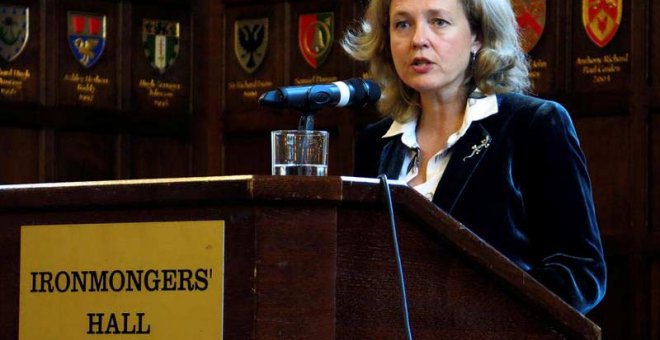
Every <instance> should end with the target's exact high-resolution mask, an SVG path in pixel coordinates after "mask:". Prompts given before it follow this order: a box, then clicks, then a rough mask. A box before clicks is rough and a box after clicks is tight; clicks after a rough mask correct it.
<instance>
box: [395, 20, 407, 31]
mask: <svg viewBox="0 0 660 340" xmlns="http://www.w3.org/2000/svg"><path fill="white" fill-rule="evenodd" d="M409 26H410V24H409V23H408V22H407V21H404V20H400V21H396V22H394V28H396V29H403V28H407V27H409Z"/></svg>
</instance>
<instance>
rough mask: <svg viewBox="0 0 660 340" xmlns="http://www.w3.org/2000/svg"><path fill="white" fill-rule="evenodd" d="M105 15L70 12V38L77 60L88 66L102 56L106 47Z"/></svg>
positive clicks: (70, 44)
mask: <svg viewBox="0 0 660 340" xmlns="http://www.w3.org/2000/svg"><path fill="white" fill-rule="evenodd" d="M105 25H106V22H105V15H100V14H90V13H78V12H69V13H68V16H67V26H68V32H69V34H68V40H69V47H71V52H73V55H74V56H75V57H76V60H78V62H80V64H81V65H82V66H84V67H86V68H90V67H92V66H93V65H94V64H96V62H97V61H99V59H100V58H101V54H103V49H104V48H105V42H106V38H105V34H106V33H105V27H106V26H105Z"/></svg>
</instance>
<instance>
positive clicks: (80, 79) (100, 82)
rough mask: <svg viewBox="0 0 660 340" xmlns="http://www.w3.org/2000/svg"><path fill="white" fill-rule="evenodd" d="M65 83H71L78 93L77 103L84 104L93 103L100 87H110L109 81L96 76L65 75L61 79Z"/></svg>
mask: <svg viewBox="0 0 660 340" xmlns="http://www.w3.org/2000/svg"><path fill="white" fill-rule="evenodd" d="M63 80H64V82H65V83H71V84H73V86H75V89H76V92H77V93H78V101H79V102H81V103H85V104H91V103H94V100H95V96H94V95H95V94H96V92H97V91H98V88H100V87H107V86H108V85H110V79H108V78H103V77H101V76H99V75H98V74H95V75H80V74H78V73H67V74H65V75H64V78H63Z"/></svg>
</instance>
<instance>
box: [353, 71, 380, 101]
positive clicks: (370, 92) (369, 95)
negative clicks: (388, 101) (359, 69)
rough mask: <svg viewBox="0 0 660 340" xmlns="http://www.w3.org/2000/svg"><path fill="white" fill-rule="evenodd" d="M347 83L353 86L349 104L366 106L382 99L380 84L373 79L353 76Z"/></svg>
mask: <svg viewBox="0 0 660 340" xmlns="http://www.w3.org/2000/svg"><path fill="white" fill-rule="evenodd" d="M345 83H346V84H347V85H348V86H349V87H351V88H352V91H351V93H352V95H351V100H350V102H349V103H348V105H347V106H352V107H365V106H367V105H369V104H375V103H376V102H378V100H380V94H381V93H380V86H378V84H376V82H375V81H373V80H369V79H362V78H351V79H349V80H346V81H345Z"/></svg>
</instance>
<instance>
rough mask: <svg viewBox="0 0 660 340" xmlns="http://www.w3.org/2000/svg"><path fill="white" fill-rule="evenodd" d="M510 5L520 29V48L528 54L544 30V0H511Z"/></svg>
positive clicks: (545, 11) (545, 10)
mask: <svg viewBox="0 0 660 340" xmlns="http://www.w3.org/2000/svg"><path fill="white" fill-rule="evenodd" d="M511 4H512V5H513V10H514V11H515V12H516V19H517V21H518V27H520V35H521V37H520V38H521V43H522V48H523V50H524V51H525V52H527V53H529V51H531V50H532V49H533V48H534V46H536V44H537V43H538V42H539V40H540V39H541V36H542V35H543V31H544V30H545V20H546V13H547V9H546V8H547V7H546V0H513V1H512V2H511Z"/></svg>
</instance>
